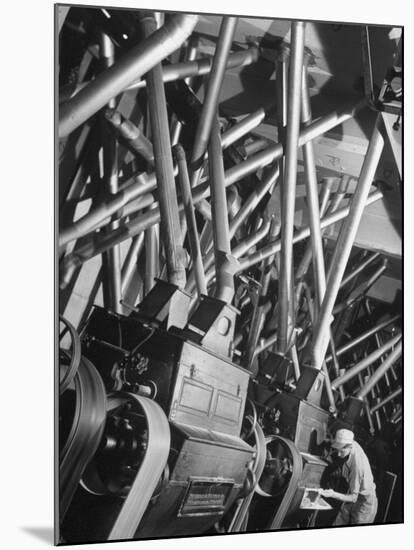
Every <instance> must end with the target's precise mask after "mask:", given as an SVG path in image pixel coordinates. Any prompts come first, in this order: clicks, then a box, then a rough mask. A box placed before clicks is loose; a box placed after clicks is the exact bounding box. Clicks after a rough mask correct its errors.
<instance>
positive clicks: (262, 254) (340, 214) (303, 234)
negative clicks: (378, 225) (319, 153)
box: [63, 191, 382, 286]
mask: <svg viewBox="0 0 414 550" xmlns="http://www.w3.org/2000/svg"><path fill="white" fill-rule="evenodd" d="M381 198H382V193H381V192H380V191H376V192H374V193H372V194H371V195H370V196H369V197H368V199H367V202H366V206H368V205H369V204H372V203H373V202H375V201H377V200H379V199H381ZM348 214H349V207H345V208H342V209H341V210H337V211H336V212H335V213H334V214H331V215H330V216H327V217H326V218H324V219H323V220H321V228H324V227H328V226H329V225H331V224H333V223H336V222H338V221H339V220H342V219H343V218H346V217H347V216H348ZM309 235H310V228H309V227H305V228H303V229H301V230H300V231H298V232H297V233H296V235H295V236H294V237H293V243H294V244H296V243H297V242H299V241H303V240H304V239H306V238H307V237H309ZM280 250H281V241H280V240H277V241H275V242H273V243H269V244H267V245H265V246H264V247H263V248H261V249H260V250H258V251H257V252H254V253H253V254H250V255H249V256H247V257H245V258H241V259H239V258H238V260H239V262H238V265H237V266H236V269H235V274H237V273H241V272H242V271H245V270H246V269H249V268H250V267H252V266H253V265H255V264H257V263H260V262H261V261H262V260H265V259H266V258H268V257H269V256H272V255H274V254H276V253H277V252H280ZM81 261H82V259H79V260H78V259H77V258H76V255H74V256H72V257H71V258H70V264H69V266H68V267H67V268H65V269H64V270H63V271H64V272H65V270H68V271H70V270H71V269H74V267H73V266H76V265H78V263H77V262H81ZM214 276H215V272H214V270H210V271H207V273H206V282H207V286H208V285H209V284H210V282H211V281H212V280H213V279H214Z"/></svg>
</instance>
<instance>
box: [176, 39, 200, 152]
mask: <svg viewBox="0 0 414 550" xmlns="http://www.w3.org/2000/svg"><path fill="white" fill-rule="evenodd" d="M197 51H198V37H196V38H195V39H193V38H190V41H189V44H188V47H187V50H186V57H185V60H186V61H193V60H194V59H195V58H196V57H197ZM192 80H193V77H191V76H189V77H187V78H185V79H184V82H185V83H186V84H187V85H188V86H191V82H192ZM182 128H183V125H182V123H181V122H180V121H179V120H178V119H177V118H174V119H173V123H172V125H171V144H172V145H177V144H178V142H179V140H180V135H181V130H182Z"/></svg>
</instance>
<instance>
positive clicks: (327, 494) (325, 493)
mask: <svg viewBox="0 0 414 550" xmlns="http://www.w3.org/2000/svg"><path fill="white" fill-rule="evenodd" d="M321 496H323V497H326V498H334V496H335V491H334V490H333V489H322V491H321Z"/></svg>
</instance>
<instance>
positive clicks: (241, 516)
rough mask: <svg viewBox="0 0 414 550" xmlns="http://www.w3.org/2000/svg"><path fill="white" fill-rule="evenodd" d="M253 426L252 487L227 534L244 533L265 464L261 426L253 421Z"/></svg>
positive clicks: (264, 443)
mask: <svg viewBox="0 0 414 550" xmlns="http://www.w3.org/2000/svg"><path fill="white" fill-rule="evenodd" d="M253 426H254V431H253V433H254V438H255V440H256V457H255V460H254V464H253V468H252V470H253V473H254V477H255V480H254V486H253V488H252V491H251V492H250V493H249V494H248V495H247V496H246V497H245V498H244V499H243V500H242V501H241V503H240V504H239V506H238V508H237V511H236V513H235V514H234V517H233V520H232V522H231V524H230V527H229V529H228V532H229V533H239V532H241V531H245V530H246V528H245V525H246V523H245V520H246V519H247V513H248V511H249V506H250V504H251V501H252V498H253V495H254V492H255V489H256V487H257V484H258V480H259V479H260V477H261V475H262V473H263V470H264V467H265V464H266V440H265V436H264V433H263V430H262V428H261V426H260V425H259V424H258V423H257V422H255V421H253Z"/></svg>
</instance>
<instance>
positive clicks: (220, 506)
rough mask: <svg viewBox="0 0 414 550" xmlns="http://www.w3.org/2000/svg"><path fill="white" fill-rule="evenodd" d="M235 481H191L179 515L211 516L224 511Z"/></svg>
mask: <svg viewBox="0 0 414 550" xmlns="http://www.w3.org/2000/svg"><path fill="white" fill-rule="evenodd" d="M233 485H234V484H233V482H231V481H225V482H217V481H194V480H192V481H190V483H189V485H188V488H187V492H186V494H185V496H184V498H183V501H182V503H181V506H180V509H179V511H178V516H209V515H217V514H220V513H222V512H224V509H225V506H226V503H227V499H228V497H229V495H230V493H231V490H232V488H233Z"/></svg>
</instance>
